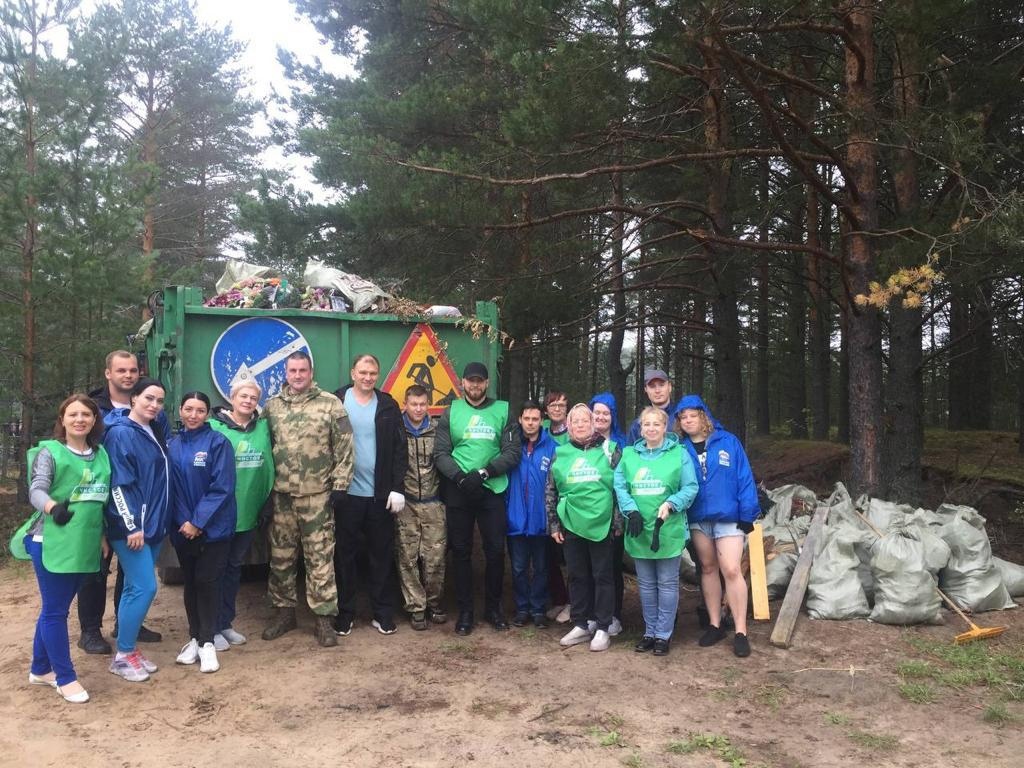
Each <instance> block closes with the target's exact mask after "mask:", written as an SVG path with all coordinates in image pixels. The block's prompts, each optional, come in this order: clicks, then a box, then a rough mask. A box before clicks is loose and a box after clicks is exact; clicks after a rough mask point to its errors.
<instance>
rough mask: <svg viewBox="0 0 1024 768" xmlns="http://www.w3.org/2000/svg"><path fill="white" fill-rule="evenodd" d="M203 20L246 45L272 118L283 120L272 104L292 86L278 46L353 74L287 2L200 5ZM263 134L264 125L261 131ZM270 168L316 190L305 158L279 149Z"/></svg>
mask: <svg viewBox="0 0 1024 768" xmlns="http://www.w3.org/2000/svg"><path fill="white" fill-rule="evenodd" d="M196 13H197V15H198V16H199V18H200V19H202V20H203V21H206V22H208V23H210V24H213V25H216V26H224V25H230V26H231V29H232V32H233V33H234V37H235V38H236V39H237V40H239V41H240V42H242V43H244V44H245V46H246V50H245V53H244V55H243V56H242V64H243V66H244V67H245V68H246V69H247V70H248V72H249V78H250V80H251V81H252V95H253V96H255V97H256V98H258V99H262V100H264V101H265V102H266V103H267V109H268V111H270V112H271V114H272V115H275V116H276V115H279V112H278V111H277V110H275V108H274V107H273V105H272V104H271V103H270V102H271V100H272V98H273V97H274V95H275V94H276V95H277V96H283V97H287V95H288V94H289V93H290V91H291V87H292V86H291V84H290V83H289V81H288V80H287V79H286V78H285V76H284V72H283V70H282V69H281V65H280V64H279V63H278V61H277V49H278V47H282V48H285V49H286V50H288V51H291V52H292V53H293V54H295V55H296V57H297V58H298V59H299V60H300V61H302V62H303V63H305V64H311V63H313V62H314V60H316V59H320V61H321V62H322V63H323V65H324V67H325V68H326V69H327V70H328V71H330V72H334V73H335V74H338V75H347V74H352V66H351V64H350V63H349V62H348V61H347V60H345V59H344V58H342V57H339V56H336V55H335V54H334V53H332V51H331V48H330V46H329V45H327V44H326V43H325V42H324V41H323V39H322V38H321V37H320V35H319V33H318V32H317V31H316V29H315V28H314V27H313V25H312V24H311V23H310V22H309V20H308V19H307V18H306V17H304V16H301V17H300V16H299V15H298V14H297V12H296V11H295V8H294V7H293V6H292V4H291V3H290V2H289V0H197V2H196ZM262 128H263V129H264V130H265V126H262ZM264 161H265V163H266V164H267V165H270V166H272V167H275V168H284V169H287V170H288V171H289V172H291V173H292V175H293V176H294V178H295V181H296V183H297V184H298V185H300V186H302V187H305V188H308V189H311V190H312V191H314V192H315V193H318V194H317V197H325V196H326V195H325V194H324V193H323V191H322V190H317V189H316V187H315V184H314V183H313V179H312V176H311V174H310V173H309V171H308V167H307V166H306V164H304V162H303V161H302V159H301V158H294V157H293V158H286V157H285V156H284V155H283V153H282V152H281V150H280V148H278V147H271V148H270V149H269V150H268V151H267V152H266V154H265V156H264Z"/></svg>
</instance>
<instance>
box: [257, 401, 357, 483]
mask: <svg viewBox="0 0 1024 768" xmlns="http://www.w3.org/2000/svg"><path fill="white" fill-rule="evenodd" d="M263 416H264V418H265V419H266V420H267V424H268V425H269V426H270V435H271V439H272V441H273V445H274V467H275V470H276V472H277V475H276V477H275V478H274V490H275V491H277V492H278V493H287V494H289V495H290V496H312V495H313V494H315V493H323V492H325V491H344V490H348V486H349V483H351V482H352V425H351V424H350V423H349V420H348V413H347V412H346V411H345V406H343V405H342V404H341V401H340V400H338V398H336V397H335V396H334V395H332V394H331V393H330V392H324V391H323V390H322V389H320V388H319V387H318V386H317V385H316V383H315V382H314V383H313V384H312V385H311V386H310V388H309V389H307V390H306V391H305V392H302V393H301V394H295V393H293V392H292V391H291V389H290V388H289V387H287V386H286V387H284V388H283V389H282V390H281V391H280V392H279V393H277V394H276V395H274V396H273V397H272V398H270V400H269V401H268V402H267V406H266V408H265V409H264V411H263Z"/></svg>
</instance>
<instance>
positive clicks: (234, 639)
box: [213, 627, 246, 651]
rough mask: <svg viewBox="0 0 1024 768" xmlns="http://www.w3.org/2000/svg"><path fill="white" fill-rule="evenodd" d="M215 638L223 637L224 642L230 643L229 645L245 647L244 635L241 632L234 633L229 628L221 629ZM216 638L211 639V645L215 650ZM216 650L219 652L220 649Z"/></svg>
mask: <svg viewBox="0 0 1024 768" xmlns="http://www.w3.org/2000/svg"><path fill="white" fill-rule="evenodd" d="M217 637H223V638H224V639H225V640H227V641H228V642H229V643H231V645H245V641H246V637H245V635H243V634H242V633H241V632H236V631H235V630H233V629H232V628H231V627H228V628H227V629H222V630H221V631H220V634H219V635H218V636H217ZM217 637H215V638H213V645H214V647H215V648H216V647H217ZM217 650H218V651H219V650H220V648H217Z"/></svg>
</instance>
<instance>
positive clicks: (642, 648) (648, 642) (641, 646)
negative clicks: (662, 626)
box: [633, 635, 654, 653]
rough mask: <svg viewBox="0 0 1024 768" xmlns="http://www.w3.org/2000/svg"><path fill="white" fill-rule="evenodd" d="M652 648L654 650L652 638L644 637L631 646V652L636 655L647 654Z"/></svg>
mask: <svg viewBox="0 0 1024 768" xmlns="http://www.w3.org/2000/svg"><path fill="white" fill-rule="evenodd" d="M652 648H654V638H653V637H651V636H650V635H644V636H643V637H641V638H640V642H638V643H637V644H636V645H634V646H633V650H634V651H636V652H637V653H647V652H648V651H649V650H651V649H652Z"/></svg>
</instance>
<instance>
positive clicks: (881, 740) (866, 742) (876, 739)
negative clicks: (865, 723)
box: [846, 730, 900, 752]
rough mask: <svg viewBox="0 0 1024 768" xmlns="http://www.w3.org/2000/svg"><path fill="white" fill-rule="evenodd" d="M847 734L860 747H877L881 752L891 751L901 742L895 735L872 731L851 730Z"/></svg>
mask: <svg viewBox="0 0 1024 768" xmlns="http://www.w3.org/2000/svg"><path fill="white" fill-rule="evenodd" d="M846 736H847V737H848V738H849V739H850V741H852V742H853V743H854V744H856V745H857V746H859V747H864V748H865V749H875V750H878V751H880V752H891V751H892V750H894V749H896V747H898V746H899V744H900V740H899V739H897V738H896V737H895V736H892V735H890V734H878V733H871V732H870V731H857V730H854V731H849V732H847V734H846Z"/></svg>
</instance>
